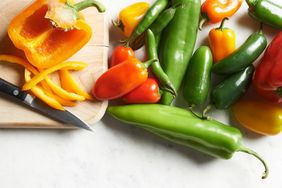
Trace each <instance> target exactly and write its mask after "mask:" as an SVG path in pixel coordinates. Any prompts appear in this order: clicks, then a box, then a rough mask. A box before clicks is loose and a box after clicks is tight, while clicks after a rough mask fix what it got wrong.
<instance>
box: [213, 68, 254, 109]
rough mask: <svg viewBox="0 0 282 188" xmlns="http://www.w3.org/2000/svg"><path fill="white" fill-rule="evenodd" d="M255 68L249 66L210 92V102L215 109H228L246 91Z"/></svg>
mask: <svg viewBox="0 0 282 188" xmlns="http://www.w3.org/2000/svg"><path fill="white" fill-rule="evenodd" d="M254 70H255V68H254V66H253V65H250V66H249V67H247V68H246V69H245V70H243V71H241V72H238V73H235V74H233V75H231V76H229V77H228V78H226V79H225V80H224V81H223V82H221V83H219V84H218V85H217V86H216V87H215V88H214V89H213V91H212V94H211V100H212V103H213V104H214V105H215V107H216V108H217V109H226V108H229V107H230V106H231V105H232V104H233V103H235V102H236V101H237V100H238V99H239V98H240V97H241V96H242V95H243V94H244V93H245V92H246V90H247V88H248V86H249V84H250V81H251V80H252V75H253V72H254Z"/></svg>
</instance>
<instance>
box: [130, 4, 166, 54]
mask: <svg viewBox="0 0 282 188" xmlns="http://www.w3.org/2000/svg"><path fill="white" fill-rule="evenodd" d="M168 3H169V0H157V1H156V2H155V3H154V4H153V5H152V6H151V7H150V8H149V10H148V11H147V12H146V14H145V15H144V17H143V18H142V20H141V21H140V22H139V23H138V25H137V26H136V28H135V29H134V30H133V32H132V34H131V36H130V37H129V39H128V41H127V46H130V47H132V49H134V50H136V48H139V47H141V45H136V43H137V42H136V39H137V38H140V36H141V35H142V34H143V33H144V32H145V31H146V30H147V29H148V28H149V27H150V25H151V24H152V23H153V22H154V21H155V20H156V19H157V18H158V16H159V15H160V14H161V13H162V12H163V10H164V9H165V8H166V7H167V6H168ZM139 43H140V42H139ZM135 46H136V47H135Z"/></svg>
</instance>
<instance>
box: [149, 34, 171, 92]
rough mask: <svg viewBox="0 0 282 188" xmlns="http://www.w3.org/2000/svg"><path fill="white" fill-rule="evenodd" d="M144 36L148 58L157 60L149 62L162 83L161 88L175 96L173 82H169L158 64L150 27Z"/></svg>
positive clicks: (154, 40) (154, 41)
mask: <svg viewBox="0 0 282 188" xmlns="http://www.w3.org/2000/svg"><path fill="white" fill-rule="evenodd" d="M146 37H147V51H148V58H149V59H156V60H157V61H155V62H154V63H152V64H151V67H152V71H153V73H154V75H155V76H156V77H157V79H158V80H159V82H160V83H161V84H162V86H164V88H163V89H164V90H166V91H168V92H170V93H172V94H173V95H174V96H176V90H175V89H174V86H173V84H172V83H171V81H170V79H169V77H168V76H167V75H166V73H165V72H164V71H163V69H162V67H161V65H160V62H159V58H158V52H157V46H156V39H155V36H154V33H153V32H152V31H151V29H148V30H147V36H146Z"/></svg>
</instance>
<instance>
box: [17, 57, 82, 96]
mask: <svg viewBox="0 0 282 188" xmlns="http://www.w3.org/2000/svg"><path fill="white" fill-rule="evenodd" d="M86 66H87V64H86V63H83V62H74V61H71V62H66V63H60V64H57V65H55V66H53V67H51V68H48V69H46V70H44V71H42V72H40V73H39V74H37V75H35V76H34V77H33V78H32V79H31V80H30V81H28V82H27V83H25V84H24V85H23V88H22V89H23V90H24V91H26V90H29V89H31V88H32V87H34V86H35V85H36V84H38V83H39V82H41V81H42V80H44V79H45V78H46V77H47V76H48V75H49V74H51V73H53V72H55V71H58V70H60V69H63V68H67V69H72V70H81V69H84V68H85V67H86Z"/></svg>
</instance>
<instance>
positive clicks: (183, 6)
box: [159, 0, 201, 105]
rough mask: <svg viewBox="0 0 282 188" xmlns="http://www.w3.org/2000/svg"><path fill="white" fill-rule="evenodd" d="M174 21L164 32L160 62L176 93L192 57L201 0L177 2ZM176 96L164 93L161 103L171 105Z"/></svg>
mask: <svg viewBox="0 0 282 188" xmlns="http://www.w3.org/2000/svg"><path fill="white" fill-rule="evenodd" d="M173 4H175V5H180V6H179V7H177V8H176V12H175V15H174V17H173V19H172V20H171V21H170V22H169V24H168V26H167V27H166V28H165V29H164V30H163V32H162V36H161V42H160V46H159V57H160V62H161V64H162V66H163V69H164V71H165V73H166V74H167V76H168V77H169V78H170V80H171V82H172V84H173V86H174V88H175V90H176V91H178V89H179V88H180V85H181V83H182V80H183V78H184V75H185V72H186V69H187V67H188V63H189V60H190V58H191V56H192V53H193V50H194V46H195V42H196V38H197V33H198V25H199V15H200V7H201V1H200V0H175V1H173ZM173 99H174V96H173V95H172V94H171V93H169V92H164V93H163V95H162V99H161V103H162V104H165V105H170V104H171V103H172V101H173Z"/></svg>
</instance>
